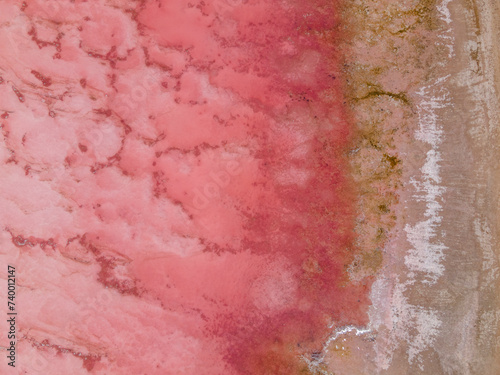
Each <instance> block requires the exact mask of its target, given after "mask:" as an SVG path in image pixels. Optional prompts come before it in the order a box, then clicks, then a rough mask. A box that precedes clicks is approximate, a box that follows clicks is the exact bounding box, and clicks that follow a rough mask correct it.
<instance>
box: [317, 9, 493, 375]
mask: <svg viewBox="0 0 500 375" xmlns="http://www.w3.org/2000/svg"><path fill="white" fill-rule="evenodd" d="M344 16H345V19H347V20H349V21H348V25H349V22H350V25H349V26H348V27H349V29H350V30H351V31H353V34H354V37H353V38H352V39H351V44H350V45H349V46H346V47H345V48H346V50H349V51H350V53H348V54H347V58H346V63H345V65H344V67H345V69H346V71H347V73H348V80H347V83H348V87H349V96H350V97H349V99H350V103H351V108H352V110H353V113H354V114H355V121H356V123H357V126H358V130H359V132H360V137H359V139H360V141H359V144H358V145H357V147H356V148H355V149H354V150H353V152H352V158H351V160H352V166H353V173H354V175H355V176H356V179H357V181H358V183H359V186H360V187H361V188H360V190H361V191H360V196H361V199H360V212H362V214H360V218H359V220H358V233H359V235H360V238H361V240H360V245H361V246H365V247H367V249H366V253H370V250H369V249H368V247H370V246H374V244H375V245H377V241H378V245H379V246H378V247H377V248H375V249H373V248H372V250H371V253H372V254H377V253H379V252H380V253H381V256H371V257H369V256H365V257H364V258H363V259H359V262H358V263H355V264H354V267H351V270H350V271H351V276H352V278H353V280H359V282H362V280H363V278H364V277H367V275H368V274H369V273H370V272H369V270H373V269H379V273H378V276H377V279H376V281H375V282H374V284H373V287H372V293H371V297H372V302H373V306H372V308H371V311H370V325H369V326H368V327H347V328H346V329H344V330H343V331H342V332H337V334H336V335H334V336H333V337H332V339H331V340H330V341H329V343H328V345H327V346H326V348H327V349H328V355H327V358H326V362H327V363H329V366H328V367H329V369H330V370H331V371H333V372H334V373H335V374H354V373H359V374H373V373H381V374H498V373H499V372H500V356H499V348H500V346H499V345H500V340H499V337H498V335H499V331H498V327H499V318H500V314H499V313H500V310H499V300H498V299H499V297H498V296H499V293H498V290H499V287H500V285H499V280H498V271H499V250H498V193H499V191H498V186H499V169H498V160H499V156H500V155H499V137H498V131H499V125H500V124H499V119H500V117H499V111H498V108H499V92H500V91H499V89H500V85H499V83H500V58H499V57H500V54H499V51H500V50H499V49H498V46H497V45H496V42H495V41H498V40H499V39H500V38H499V36H500V9H499V4H498V3H497V2H494V1H444V2H434V1H432V0H427V1H426V0H423V1H420V2H418V1H402V2H397V4H396V3H394V2H391V1H377V2H368V1H362V0H361V1H354V2H352V3H350V4H349V6H348V9H346V10H345V14H344ZM382 259H383V260H382ZM360 358H363V359H364V361H363V363H361V361H360Z"/></svg>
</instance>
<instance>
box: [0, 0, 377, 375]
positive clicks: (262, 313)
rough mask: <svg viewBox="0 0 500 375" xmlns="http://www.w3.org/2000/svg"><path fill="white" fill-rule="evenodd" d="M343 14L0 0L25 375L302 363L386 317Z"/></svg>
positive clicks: (278, 369) (247, 368)
mask: <svg viewBox="0 0 500 375" xmlns="http://www.w3.org/2000/svg"><path fill="white" fill-rule="evenodd" d="M338 14H339V11H338V10H337V8H336V4H335V2H330V1H324V0H318V1H312V2H300V1H285V2H269V1H262V0H249V1H241V2H240V1H239V0H213V1H191V0H187V1H183V0H175V1H163V0H161V1H105V2H97V1H95V2H94V1H47V2H45V1H35V0H33V1H28V0H27V1H25V2H22V3H21V2H18V1H11V0H7V1H3V2H2V3H1V4H0V23H1V24H2V28H1V30H0V44H1V45H2V51H1V52H0V76H1V84H0V100H1V104H0V105H1V108H0V111H1V112H2V113H3V115H2V116H1V118H2V120H1V130H2V135H3V137H2V141H1V142H2V147H1V155H0V156H1V166H0V173H1V174H2V176H3V178H2V182H1V183H0V191H1V193H0V194H1V200H0V211H1V212H2V214H1V216H0V221H1V229H2V236H3V237H2V240H3V242H2V244H3V245H2V246H3V248H2V252H3V255H2V259H3V261H5V262H8V263H9V264H12V265H15V266H16V272H17V284H18V295H17V297H16V298H17V302H18V310H19V311H20V312H22V319H19V320H18V325H17V330H18V331H17V337H18V341H17V353H18V354H17V355H18V363H17V368H19V371H21V372H19V373H27V374H54V375H55V374H86V373H89V374H148V375H153V374H198V375H200V374H206V375H219V374H252V375H255V374H259V375H261V374H299V373H309V372H308V371H309V370H308V367H307V366H306V363H305V362H304V361H303V360H302V359H301V358H307V359H314V358H317V357H318V356H320V355H321V351H322V347H323V343H324V341H325V340H326V339H327V337H328V335H329V334H330V333H331V331H332V329H335V327H342V326H346V325H363V324H366V323H367V319H368V315H367V307H368V305H369V300H368V293H369V286H370V282H364V283H358V284H353V283H350V282H349V280H348V277H347V273H346V269H347V267H348V265H349V264H350V263H351V262H352V260H353V257H354V256H355V254H356V248H355V246H354V240H355V236H354V220H355V215H356V207H355V199H356V198H355V197H356V194H357V191H356V186H355V185H354V183H353V181H352V179H351V178H350V175H349V164H348V161H347V160H346V150H348V149H349V147H351V142H352V137H353V134H354V133H353V132H354V130H353V129H354V128H353V126H352V124H351V122H350V117H349V114H348V112H347V110H346V107H345V102H344V100H343V93H342V90H343V83H342V82H343V81H342V77H339V69H340V68H339V65H340V62H339V61H340V58H341V56H340V55H339V51H337V48H336V45H337V42H336V41H337V38H339V37H341V30H340V28H339V20H338ZM3 339H5V337H4V338H3ZM22 371H25V372H22Z"/></svg>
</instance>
